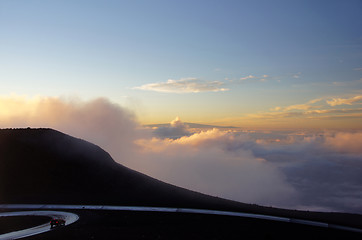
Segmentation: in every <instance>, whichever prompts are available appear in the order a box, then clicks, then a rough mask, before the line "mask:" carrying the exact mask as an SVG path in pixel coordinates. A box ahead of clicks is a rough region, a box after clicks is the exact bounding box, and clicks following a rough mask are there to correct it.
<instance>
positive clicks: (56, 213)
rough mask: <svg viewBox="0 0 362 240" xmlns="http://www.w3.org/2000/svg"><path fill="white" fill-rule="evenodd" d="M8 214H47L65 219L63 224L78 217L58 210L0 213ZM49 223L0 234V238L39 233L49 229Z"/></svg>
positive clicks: (0, 239)
mask: <svg viewBox="0 0 362 240" xmlns="http://www.w3.org/2000/svg"><path fill="white" fill-rule="evenodd" d="M10 216H12V217H13V216H47V217H50V218H61V219H64V220H65V225H69V224H72V223H74V222H76V221H77V220H78V219H79V217H78V215H76V214H74V213H69V212H60V211H22V212H3V213H0V217H10ZM50 230H51V228H50V223H45V224H42V225H39V226H36V227H32V228H28V229H23V230H20V231H15V232H10V233H5V234H1V235H0V240H5V239H19V238H24V237H29V236H33V235H36V234H39V233H43V232H47V231H50Z"/></svg>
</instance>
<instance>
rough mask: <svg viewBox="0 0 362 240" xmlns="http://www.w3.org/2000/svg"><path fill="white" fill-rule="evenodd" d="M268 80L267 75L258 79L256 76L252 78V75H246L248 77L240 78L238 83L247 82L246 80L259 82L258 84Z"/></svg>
mask: <svg viewBox="0 0 362 240" xmlns="http://www.w3.org/2000/svg"><path fill="white" fill-rule="evenodd" d="M268 78H269V75H267V74H263V75H261V76H260V77H257V76H254V75H248V76H245V77H241V78H240V81H242V82H244V81H247V80H255V81H259V82H265V81H267V79H268Z"/></svg>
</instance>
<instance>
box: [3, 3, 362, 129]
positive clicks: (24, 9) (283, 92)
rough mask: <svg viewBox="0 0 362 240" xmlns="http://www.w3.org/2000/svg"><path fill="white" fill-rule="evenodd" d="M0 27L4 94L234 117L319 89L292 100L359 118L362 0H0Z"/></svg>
mask: <svg viewBox="0 0 362 240" xmlns="http://www.w3.org/2000/svg"><path fill="white" fill-rule="evenodd" d="M0 29H1V38H0V83H1V88H0V95H1V96H5V97H6V96H12V95H14V94H15V95H21V96H27V97H29V98H31V97H34V96H56V97H57V96H78V97H80V98H82V99H92V98H97V97H106V98H109V99H110V100H111V101H113V102H115V103H118V104H121V105H125V106H127V107H131V108H132V107H133V108H134V109H133V110H134V111H135V112H136V114H137V117H138V118H139V120H140V121H141V122H143V123H157V122H167V121H169V120H172V119H173V118H174V117H175V116H180V117H181V118H182V119H184V120H185V121H194V122H203V123H217V124H221V125H223V124H224V125H228V124H235V125H238V126H243V125H250V126H251V125H252V124H251V123H252V122H253V121H254V120H253V119H252V115H254V117H255V114H264V115H265V114H266V113H269V112H270V109H275V108H276V107H281V108H282V107H284V108H285V107H287V106H291V105H298V104H299V105H301V104H306V103H307V102H308V101H311V100H313V99H319V98H322V100H321V101H320V103H321V102H323V106H322V104H320V105H321V106H315V105H317V104H314V103H313V104H314V105H313V106H310V108H308V109H307V108H305V109H295V110H297V111H299V112H300V111H305V110H310V109H317V107H319V108H318V110H328V109H329V110H336V108H340V110H341V109H342V110H345V109H350V108H354V109H355V112H354V113H353V114H354V115H353V116H352V118H353V119H354V120H352V118H350V119H349V120H350V122H349V123H348V124H351V123H352V122H353V124H354V125H356V124H357V122H356V121H357V120H359V121H360V120H361V119H360V118H361V112H362V111H360V112H358V109H359V108H360V107H361V106H360V100H359V98H358V96H360V95H362V90H361V87H362V82H361V78H362V69H361V68H362V30H361V29H362V2H361V1H352V0H351V1H32V0H30V1H16V0H15V1H6V0H3V1H1V2H0ZM168 80H171V81H169V82H168ZM354 97H357V98H355V99H356V101H354V100H353V99H354ZM333 98H334V99H345V101H341V103H342V104H340V105H335V106H331V105H330V104H328V103H327V101H330V100H331V99H333ZM351 99H352V100H351ZM346 103H347V104H346ZM332 107H333V108H332ZM356 114H357V115H356ZM278 116H279V115H278ZM280 116H281V115H280ZM328 116H330V117H335V115H333V116H332V115H328ZM328 116H326V118H327V117H328ZM349 116H351V115H349ZM344 117H345V118H346V116H344ZM358 118H359V119H358ZM356 119H357V120H356ZM289 120H290V119H289ZM294 120H295V119H294ZM297 120H298V121H299V120H303V119H297ZM275 121H277V120H275ZM285 121H287V119H286V120H285ZM351 121H352V122H351ZM333 124H334V125H338V124H339V122H336V121H334V123H332V122H331V123H330V125H331V126H332V125H333ZM259 125H263V124H262V123H260V124H259ZM279 125H280V124H279ZM311 125H313V124H312V123H311ZM317 125H318V124H317ZM317 125H316V126H317ZM345 125H346V124H345ZM359 126H360V125H358V124H357V125H356V126H355V127H359Z"/></svg>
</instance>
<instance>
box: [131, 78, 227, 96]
mask: <svg viewBox="0 0 362 240" xmlns="http://www.w3.org/2000/svg"><path fill="white" fill-rule="evenodd" d="M224 85H225V83H224V82H221V81H205V80H201V79H198V78H181V79H179V80H173V79H169V80H167V82H159V83H149V84H144V85H142V86H139V87H134V89H139V90H147V91H155V92H165V93H199V92H223V91H228V90H229V89H228V88H225V87H224Z"/></svg>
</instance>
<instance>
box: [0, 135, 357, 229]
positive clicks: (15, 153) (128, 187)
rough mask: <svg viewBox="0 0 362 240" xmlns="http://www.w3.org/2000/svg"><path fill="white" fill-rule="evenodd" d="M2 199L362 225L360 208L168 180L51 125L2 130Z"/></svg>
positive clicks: (0, 142)
mask: <svg viewBox="0 0 362 240" xmlns="http://www.w3.org/2000/svg"><path fill="white" fill-rule="evenodd" d="M185 177H187V176H185ZM0 203H2V204H15V203H19V204H20V203H29V204H88V205H90V204H97V205H127V206H159V207H180V208H181V207H182V208H201V209H216V210H231V211H243V212H251V213H262V214H269V215H276V216H286V217H294V218H305V219H310V220H317V221H324V222H331V223H338V224H344V225H350V226H357V227H358V226H359V227H361V225H362V216H361V215H357V214H345V213H317V212H305V211H292V210H283V209H277V208H270V207H262V206H257V205H250V204H243V203H239V202H234V201H229V200H225V199H221V198H216V197H211V196H208V195H204V194H201V193H197V192H193V191H190V190H186V189H183V188H180V187H176V186H173V185H170V184H167V183H163V182H161V181H159V180H156V179H154V178H151V177H149V176H146V175H144V174H142V173H139V172H136V171H134V170H131V169H129V168H127V167H125V166H122V165H120V164H118V163H116V162H115V161H114V160H113V159H112V158H111V156H110V155H109V154H108V153H107V152H105V151H104V150H102V149H101V148H100V147H98V146H96V145H94V144H91V143H89V142H86V141H84V140H80V139H77V138H73V137H71V136H68V135H66V134H63V133H61V132H58V131H55V130H52V129H2V130H0Z"/></svg>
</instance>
